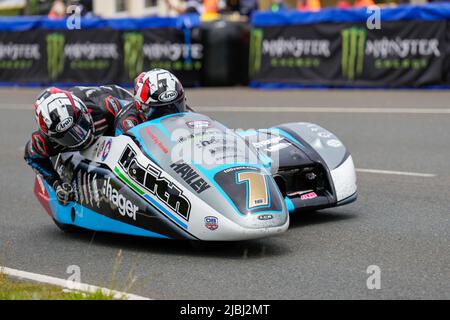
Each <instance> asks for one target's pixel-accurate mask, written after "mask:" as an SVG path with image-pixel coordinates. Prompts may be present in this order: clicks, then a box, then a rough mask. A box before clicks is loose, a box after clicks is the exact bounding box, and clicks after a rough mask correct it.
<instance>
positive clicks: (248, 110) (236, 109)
mask: <svg viewBox="0 0 450 320" xmlns="http://www.w3.org/2000/svg"><path fill="white" fill-rule="evenodd" d="M194 109H195V111H197V112H212V113H214V112H220V113H222V112H231V113H241V112H242V113H252V112H260V113H369V114H374V113H385V114H450V109H449V108H358V107H349V108H333V107H239V106H220V107H214V106H200V107H195V108H194ZM0 110H7V111H15V110H18V111H23V110H33V105H32V104H31V103H30V104H0Z"/></svg>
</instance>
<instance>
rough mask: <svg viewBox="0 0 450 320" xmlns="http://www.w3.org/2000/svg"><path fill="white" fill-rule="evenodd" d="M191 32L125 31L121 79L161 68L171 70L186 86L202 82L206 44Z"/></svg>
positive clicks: (159, 30) (126, 80)
mask: <svg viewBox="0 0 450 320" xmlns="http://www.w3.org/2000/svg"><path fill="white" fill-rule="evenodd" d="M191 34H192V31H190V30H187V29H185V30H178V29H173V28H161V29H147V30H139V31H127V32H123V34H122V41H123V49H124V59H123V60H124V72H123V74H122V78H121V79H122V82H130V81H133V80H134V78H135V77H136V76H137V75H138V74H139V73H140V72H142V71H146V70H150V69H153V68H162V69H167V70H170V71H172V72H173V73H174V74H175V75H176V76H177V77H178V78H179V79H180V80H181V81H182V82H183V84H184V85H185V86H196V85H199V84H200V71H201V68H202V59H203V46H202V45H201V44H200V43H199V42H198V41H193V40H194V39H192V37H191Z"/></svg>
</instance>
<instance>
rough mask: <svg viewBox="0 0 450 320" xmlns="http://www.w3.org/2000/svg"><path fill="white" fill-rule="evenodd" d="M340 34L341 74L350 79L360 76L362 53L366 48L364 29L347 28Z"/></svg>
mask: <svg viewBox="0 0 450 320" xmlns="http://www.w3.org/2000/svg"><path fill="white" fill-rule="evenodd" d="M341 35H342V62H341V68H342V75H343V76H344V77H345V78H346V79H348V80H350V81H353V80H355V78H356V77H358V76H361V75H362V73H363V69H364V53H365V48H366V30H364V29H360V28H356V27H354V28H348V29H344V30H342V31H341Z"/></svg>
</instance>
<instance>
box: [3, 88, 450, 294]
mask: <svg viewBox="0 0 450 320" xmlns="http://www.w3.org/2000/svg"><path fill="white" fill-rule="evenodd" d="M37 93H38V91H37V90H30V89H20V90H19V89H1V90H0V150H1V156H0V178H1V179H0V190H1V191H0V265H3V266H7V267H10V268H15V269H20V270H25V271H30V272H35V273H41V274H46V275H51V276H55V277H59V278H67V277H68V276H69V275H68V274H67V273H66V270H67V268H68V266H71V265H77V266H79V267H80V268H81V276H82V279H81V280H82V282H84V283H89V284H93V285H100V286H108V285H109V283H110V280H111V277H112V274H113V268H114V264H115V259H116V255H117V253H118V252H119V250H123V260H122V263H121V264H120V268H119V272H118V275H117V282H118V286H117V287H116V289H119V290H122V289H124V287H125V283H126V282H127V277H128V275H129V273H130V271H131V270H134V274H135V276H136V277H137V281H136V283H135V284H134V286H133V287H132V289H131V290H130V291H131V292H132V293H136V294H139V295H143V296H147V297H150V298H155V299H304V298H307V299H316V298H317V299H344V298H350V299H386V298H394V299H396V298H408V299H409V298H444V299H450V204H449V203H450V111H449V110H450V92H445V91H381V90H375V91H359V90H344V91H325V90H314V91H306V90H305V91H257V90H249V89H238V88H236V89H220V90H219V89H201V90H200V89H195V90H191V91H189V92H188V99H189V102H190V105H191V106H192V107H194V108H197V109H198V110H199V111H201V112H203V113H206V114H208V115H211V116H212V117H214V118H216V119H217V120H219V121H222V122H223V123H225V124H226V125H228V126H230V127H233V128H261V127H269V126H272V125H276V124H279V123H284V122H294V121H295V122H296V121H305V122H314V123H317V124H319V125H321V126H323V127H325V128H327V129H329V130H330V131H332V132H333V133H335V134H336V135H337V136H338V137H340V138H341V139H342V140H343V141H344V142H345V144H346V145H347V147H348V148H349V149H350V151H351V152H352V154H353V158H354V160H355V164H356V166H357V167H358V168H359V169H365V170H369V171H365V170H362V171H360V172H358V186H359V199H358V201H357V202H356V203H354V204H352V205H349V206H346V207H342V208H337V209H330V210H325V211H320V212H315V213H309V214H302V213H296V214H295V215H292V216H291V227H290V229H289V230H288V232H286V233H285V234H282V235H280V236H278V237H274V238H269V239H263V240H258V241H249V242H244V243H240V244H232V245H223V246H216V247H212V248H210V249H209V250H207V251H199V250H195V249H193V248H192V247H191V246H190V245H189V244H187V243H185V242H178V241H161V240H152V239H141V238H133V237H125V236H118V235H110V234H99V233H97V234H92V233H91V234H90V233H87V234H81V235H80V234H78V235H67V234H63V233H62V232H60V231H59V230H58V229H57V228H56V226H54V224H53V222H52V221H51V220H50V219H49V217H48V216H47V215H46V214H45V213H44V210H43V209H42V208H41V207H40V205H39V204H38V202H37V200H35V198H34V196H33V193H32V182H33V173H32V170H31V169H30V168H28V167H27V166H26V164H25V162H24V161H23V158H22V157H23V146H24V144H25V142H26V140H27V139H28V137H29V134H30V133H31V132H32V130H33V128H34V127H35V122H34V118H33V110H32V102H33V98H34V97H35V96H36V94H37ZM227 107H233V108H231V109H230V110H232V111H226V110H227ZM280 107H281V109H279V110H280V111H277V109H275V108H280ZM248 108H250V109H248ZM252 108H253V109H252ZM265 108H268V109H266V111H265ZM348 108H351V109H348ZM371 170H375V171H371ZM377 170H388V171H400V172H402V173H405V172H406V173H409V175H407V174H392V173H390V172H388V173H382V172H379V171H377ZM421 174H429V175H421ZM370 265H377V266H379V267H380V268H381V289H380V290H369V289H368V288H367V286H366V280H367V277H368V276H369V275H368V274H367V273H366V269H367V267H368V266H370Z"/></svg>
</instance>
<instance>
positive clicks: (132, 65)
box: [124, 32, 144, 79]
mask: <svg viewBox="0 0 450 320" xmlns="http://www.w3.org/2000/svg"><path fill="white" fill-rule="evenodd" d="M143 47H144V36H143V35H142V34H140V33H137V32H131V33H125V34H124V60H125V61H124V64H125V70H126V72H127V74H128V77H129V78H130V79H134V78H135V77H136V76H137V75H138V74H139V73H140V72H142V69H143V65H144V54H143Z"/></svg>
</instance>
